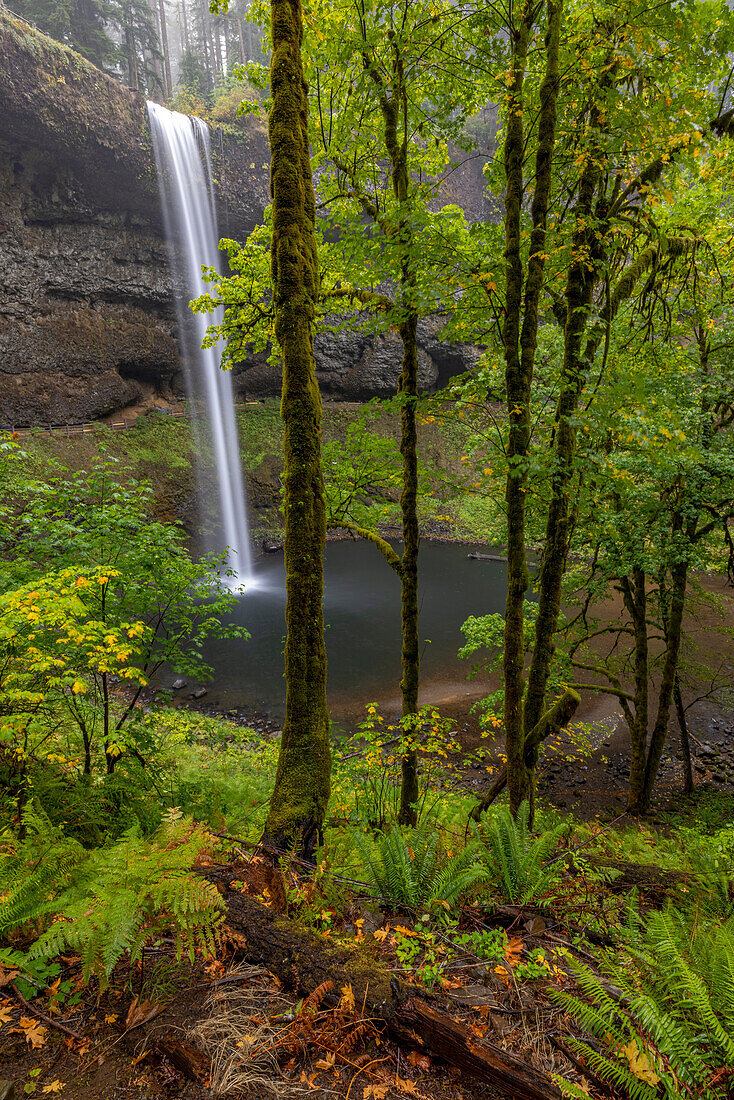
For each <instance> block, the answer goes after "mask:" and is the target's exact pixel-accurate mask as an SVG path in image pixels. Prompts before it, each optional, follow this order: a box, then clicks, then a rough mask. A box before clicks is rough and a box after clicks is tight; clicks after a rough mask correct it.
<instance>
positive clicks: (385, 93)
mask: <svg viewBox="0 0 734 1100" xmlns="http://www.w3.org/2000/svg"><path fill="white" fill-rule="evenodd" d="M392 41H393V44H394V51H395V61H394V68H393V80H392V87H391V88H390V90H388V87H387V86H386V84H385V82H384V79H383V77H382V76H381V74H379V73H378V72H377V71H376V70H374V69H373V68H372V66H371V65H370V63H369V59H368V58H366V59H365V65H366V67H367V71H368V73H369V75H370V77H371V78H372V80H373V81H374V82H375V83H376V85H377V87H378V89H379V93H380V96H379V98H380V109H381V111H382V118H383V121H384V124H385V149H386V150H387V154H388V157H389V158H390V167H391V170H392V188H393V194H394V196H395V198H396V200H397V203H398V224H397V242H398V247H399V251H400V284H399V295H398V300H399V306H400V313H401V320H400V338H401V340H402V343H403V360H402V366H401V371H400V393H401V395H402V397H403V403H402V407H401V411H400V454H401V456H402V460H403V485H402V490H401V493H400V511H401V517H402V525H403V553H402V556H401V560H400V584H401V600H400V612H401V627H402V650H401V669H402V678H401V680H400V691H401V694H402V714H403V718H409V717H410V716H411V715H414V714H416V713H417V711H418V689H419V683H420V649H419V643H418V547H419V542H420V538H419V531H418V433H417V429H416V403H417V399H418V339H417V330H418V312H417V309H416V306H415V270H414V264H415V262H416V258H415V257H414V256H413V254H412V246H413V233H412V228H411V225H410V220H409V209H408V207H409V190H410V173H409V171H408V142H409V133H408V98H407V97H408V88H407V83H406V74H405V70H404V66H403V58H402V53H401V50H400V46H399V43H398V41H397V40H396V39H395V38H394V37H393V39H392ZM401 121H402V133H401V132H400V129H401ZM401 770H402V777H401V778H402V782H401V787H400V810H399V812H398V821H399V822H400V824H401V825H415V824H416V822H417V820H418V814H417V806H416V804H417V801H418V752H417V750H416V749H415V748H414V747H410V748H408V749H407V751H406V752H405V753H404V754H403V758H402V762H401Z"/></svg>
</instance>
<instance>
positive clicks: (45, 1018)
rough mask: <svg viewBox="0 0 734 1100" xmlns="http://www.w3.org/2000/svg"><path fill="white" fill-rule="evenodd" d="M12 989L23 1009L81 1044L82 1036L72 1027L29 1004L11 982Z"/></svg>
mask: <svg viewBox="0 0 734 1100" xmlns="http://www.w3.org/2000/svg"><path fill="white" fill-rule="evenodd" d="M10 988H11V989H12V991H13V993H14V994H15V996H16V997H17V998H18V1000H19V1001H20V1003H21V1004H22V1005H23V1007H24V1008H25V1009H26V1010H27V1011H28V1012H30V1013H31V1015H32V1016H35V1017H36V1018H37V1019H38V1020H43V1022H44V1024H48V1025H49V1026H50V1027H55V1028H56V1030H57V1031H61V1032H63V1034H64V1035H68V1036H69V1038H70V1039H76V1040H77V1042H79V1043H81V1041H82V1037H81V1035H77V1033H76V1032H75V1031H72V1030H71V1028H70V1027H67V1026H66V1025H65V1024H62V1023H61V1022H60V1021H59V1020H54V1019H53V1017H51V1016H47V1015H46V1013H45V1012H41V1010H40V1008H36V1007H35V1005H32V1004H29V1003H28V1001H27V1000H26V999H25V997H24V996H23V994H22V993H19V992H18V990H17V988H16V986H15V983H14V982H11V985H10Z"/></svg>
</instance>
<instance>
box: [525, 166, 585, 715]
mask: <svg viewBox="0 0 734 1100" xmlns="http://www.w3.org/2000/svg"><path fill="white" fill-rule="evenodd" d="M589 153H590V155H589V159H588V161H587V163H586V167H585V168H584V170H583V171H582V173H581V180H580V182H579V192H578V200H577V204H576V211H575V216H576V229H575V231H574V234H573V247H572V255H574V256H576V257H577V259H575V260H574V261H573V262H572V264H571V267H570V268H569V272H568V278H567V281H566V296H565V297H566V328H565V334H564V352H563V367H562V376H561V393H560V395H559V398H558V406H557V409H556V426H555V446H554V450H553V453H552V459H551V461H552V467H551V499H550V504H549V506H548V517H547V521H546V530H545V542H544V547H543V558H542V563H541V567H540V578H539V585H538V587H539V596H538V617H537V619H536V623H535V640H534V644H533V653H532V657H531V661H530V669H529V671H528V687H527V695H526V698H525V715H524V723H525V730H526V731H528V730H531V729H532V728H533V727H534V726H535V725H537V723H538V721H539V719H540V716H541V714H542V713H543V708H544V706H545V694H546V690H547V687H548V680H549V678H550V671H551V663H552V660H553V654H554V652H555V633H556V629H557V627H558V617H559V615H560V611H561V595H562V584H563V576H564V573H565V569H566V558H567V556H568V547H569V531H570V510H569V494H570V489H571V484H572V481H573V477H574V474H575V470H576V462H575V459H576V427H575V424H574V418H575V414H576V410H577V408H578V401H579V396H580V394H581V390H582V389H583V385H584V381H585V377H586V369H587V366H588V361H587V358H586V355H585V348H584V346H583V340H584V334H585V331H586V326H587V322H588V317H589V310H590V308H591V301H592V294H593V290H594V285H595V280H596V275H597V271H598V266H599V263H600V255H599V244H598V240H597V227H596V223H595V219H594V217H593V212H594V196H595V194H596V190H597V186H598V185H599V182H600V178H601V169H600V166H599V162H600V158H599V155H598V153H596V151H595V150H594V149H591V150H589Z"/></svg>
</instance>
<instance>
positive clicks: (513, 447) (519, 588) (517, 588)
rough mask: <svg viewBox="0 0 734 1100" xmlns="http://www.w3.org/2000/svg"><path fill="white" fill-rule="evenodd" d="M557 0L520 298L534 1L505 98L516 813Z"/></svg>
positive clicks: (526, 12) (551, 14)
mask: <svg viewBox="0 0 734 1100" xmlns="http://www.w3.org/2000/svg"><path fill="white" fill-rule="evenodd" d="M561 13H562V5H561V3H555V2H554V0H549V3H548V24H547V31H546V40H545V49H546V71H545V78H544V80H543V84H542V86H541V91H540V101H541V110H540V118H539V122H538V148H537V153H536V162H535V190H534V193H533V203H532V208H531V217H532V223H533V228H532V233H531V239H530V250H529V251H530V258H529V260H528V270H527V281H526V284H525V293H524V298H523V281H524V272H523V262H522V256H521V214H522V203H523V193H524V178H523V177H524V171H523V165H524V155H525V134H524V128H523V87H524V82H525V72H526V68H527V56H528V44H529V39H530V33H531V29H532V18H533V17H532V14H531V6H530V5H527V4H526V5H524V7H523V9H522V12H521V15H520V21H519V24H518V27H517V29H516V31H515V32H514V40H513V56H512V84H511V87H510V94H509V96H508V101H507V123H506V130H505V148H504V162H505V175H506V190H505V265H506V285H507V290H506V301H505V322H504V327H503V333H502V339H503V345H504V355H505V382H506V388H507V415H508V422H509V438H508V445H507V458H508V468H507V482H506V487H505V500H506V504H507V601H506V604H505V635H504V659H503V662H504V663H503V667H504V721H505V748H506V753H507V786H508V789H509V793H510V807H511V809H512V812H513V813H516V812H517V810H518V808H519V806H520V804H521V802H522V801H523V800H524V799H525V798H526V797H527V796H528V788H529V773H528V769H527V764H526V757H525V732H526V731H525V722H524V706H523V695H524V690H525V676H524V664H525V631H524V609H525V594H526V592H527V588H528V584H529V575H528V566H527V557H526V553H525V494H526V491H527V476H528V471H527V456H528V448H529V446H530V394H531V389H532V383H533V373H534V367H535V353H536V348H537V338H538V321H539V312H538V311H539V302H540V292H541V288H542V283H543V273H544V269H545V239H546V231H547V216H548V203H549V199H550V192H551V182H552V168H553V150H554V146H555V131H556V113H557V102H558V89H559V73H558V48H559V34H560V25H561Z"/></svg>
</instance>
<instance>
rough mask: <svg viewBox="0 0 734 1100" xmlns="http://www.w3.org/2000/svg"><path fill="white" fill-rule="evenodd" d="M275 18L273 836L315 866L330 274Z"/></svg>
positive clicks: (325, 765)
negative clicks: (281, 694) (277, 700)
mask: <svg viewBox="0 0 734 1100" xmlns="http://www.w3.org/2000/svg"><path fill="white" fill-rule="evenodd" d="M270 10H271V19H272V38H273V55H272V61H271V67H270V84H271V90H272V96H273V105H272V109H271V112H270V119H269V136H270V149H271V177H270V178H271V184H270V187H271V194H272V199H273V238H272V250H271V265H272V284H273V298H274V305H275V335H276V338H277V340H278V344H279V345H280V350H281V354H282V359H283V388H282V401H281V416H282V418H283V422H284V429H285V430H284V441H283V453H284V470H283V484H284V496H283V511H284V515H285V568H286V612H285V615H286V643H285V681H286V714H285V722H284V723H283V735H282V740H281V746H280V755H279V757H278V768H277V772H276V776H275V787H274V789H273V793H272V796H271V799H270V808H269V811H268V818H267V822H266V825H265V837H266V838H267V839H268V841H269V842H271V843H273V844H275V846H277V847H280V848H292V847H294V846H295V847H296V849H297V850H298V851H299V852H300V853H301V854H303V855H304V857H305V858H311V857H312V855H313V851H314V849H315V847H316V845H317V844H318V843H319V842H320V840H321V836H322V827H323V821H324V815H325V812H326V806H327V803H328V799H329V791H330V785H331V751H330V745H329V715H328V711H327V706H326V647H325V644H324V616H323V607H322V599H323V588H324V561H323V555H324V543H325V539H326V517H325V509H324V484H323V474H322V467H321V396H320V394H319V389H318V385H317V382H316V370H315V363H314V355H313V335H312V324H313V318H314V313H315V304H316V301H317V299H318V280H319V274H318V257H317V251H316V238H315V235H314V217H315V199H314V191H313V181H312V177H311V163H310V160H309V147H308V94H307V88H306V82H305V79H304V75H303V64H302V60H301V43H302V40H303V10H302V6H301V0H271V5H270Z"/></svg>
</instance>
